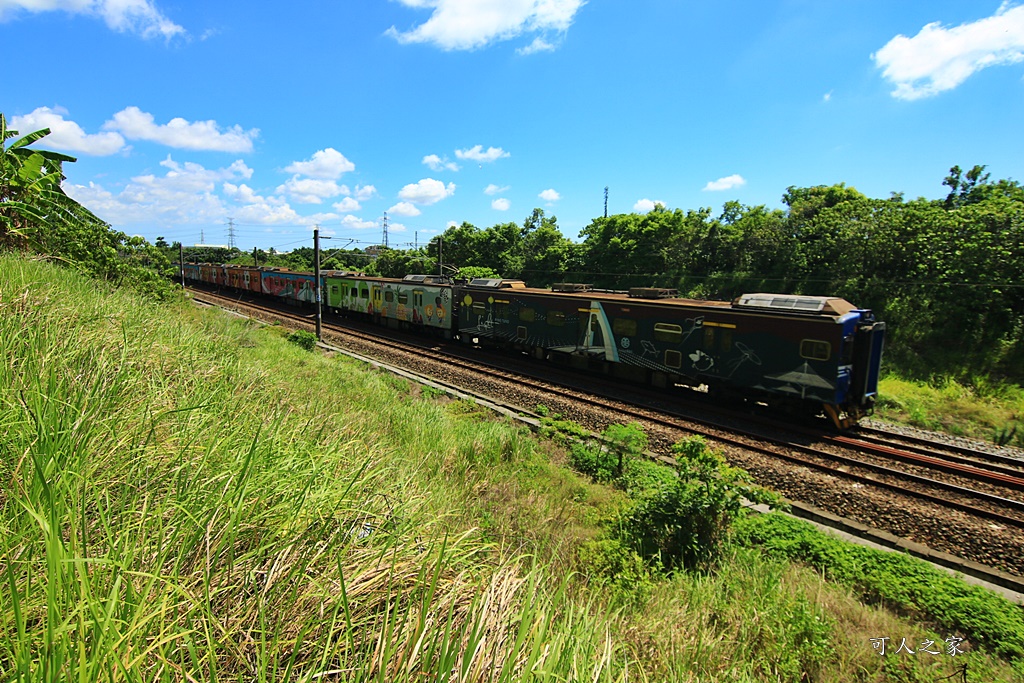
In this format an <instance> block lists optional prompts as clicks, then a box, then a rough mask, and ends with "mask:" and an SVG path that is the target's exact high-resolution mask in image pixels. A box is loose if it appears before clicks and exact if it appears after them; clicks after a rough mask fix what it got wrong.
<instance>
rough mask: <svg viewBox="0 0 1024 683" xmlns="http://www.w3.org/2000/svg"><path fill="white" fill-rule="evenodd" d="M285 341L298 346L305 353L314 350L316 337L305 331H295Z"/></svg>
mask: <svg viewBox="0 0 1024 683" xmlns="http://www.w3.org/2000/svg"><path fill="white" fill-rule="evenodd" d="M286 339H287V340H288V341H290V342H291V343H293V344H298V345H299V346H301V347H302V348H304V349H306V350H307V351H312V350H313V349H315V348H316V335H315V334H313V333H312V332H309V331H307V330H295V331H294V332H292V333H291V334H289V335H288V336H287V337H286Z"/></svg>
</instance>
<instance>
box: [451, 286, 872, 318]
mask: <svg viewBox="0 0 1024 683" xmlns="http://www.w3.org/2000/svg"><path fill="white" fill-rule="evenodd" d="M466 287H471V288H480V289H488V290H516V291H518V292H522V293H526V294H557V295H559V296H570V297H575V298H580V299H602V300H612V301H644V302H645V303H650V304H656V305H665V306H687V307H701V308H719V309H720V308H729V309H733V310H737V309H738V310H748V311H750V312H759V313H778V314H789V315H792V314H802V315H809V316H829V317H842V316H844V315H846V314H848V313H850V312H852V311H856V310H858V309H857V307H856V306H854V305H853V304H851V303H850V302H849V301H847V300H846V299H841V298H839V297H829V296H799V295H787V294H771V293H765V292H758V293H754V294H742V295H740V296H738V297H736V298H735V299H734V300H732V301H708V300H701V299H687V298H684V297H680V296H679V293H678V291H677V290H674V289H670V288H663V287H633V288H631V289H629V290H628V291H626V290H608V289H594V288H593V287H591V286H590V285H586V284H578V283H563V282H559V283H555V284H554V285H552V288H551V289H540V288H536V287H527V286H526V284H525V283H524V282H523V281H522V280H501V279H498V278H478V279H475V280H473V281H471V282H470V283H469V284H468V285H466Z"/></svg>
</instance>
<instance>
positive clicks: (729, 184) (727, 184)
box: [702, 173, 747, 192]
mask: <svg viewBox="0 0 1024 683" xmlns="http://www.w3.org/2000/svg"><path fill="white" fill-rule="evenodd" d="M746 184H747V181H746V179H744V177H743V176H741V175H739V174H737V173H734V174H733V175H730V176H726V177H724V178H719V179H718V180H712V181H710V182H708V184H707V185H705V186H704V188H703V190H702V191H703V192H721V191H722V190H731V189H732V188H734V187H741V186H743V185H746Z"/></svg>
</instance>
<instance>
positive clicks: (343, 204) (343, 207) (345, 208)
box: [332, 197, 363, 213]
mask: <svg viewBox="0 0 1024 683" xmlns="http://www.w3.org/2000/svg"><path fill="white" fill-rule="evenodd" d="M332 206H333V207H334V208H335V209H337V210H338V211H340V212H341V213H350V212H352V211H361V210H362V208H363V207H362V206H360V205H359V202H357V201H356V200H355V199H353V198H352V197H345V198H344V199H342V200H341V201H340V202H335V203H334V204H332Z"/></svg>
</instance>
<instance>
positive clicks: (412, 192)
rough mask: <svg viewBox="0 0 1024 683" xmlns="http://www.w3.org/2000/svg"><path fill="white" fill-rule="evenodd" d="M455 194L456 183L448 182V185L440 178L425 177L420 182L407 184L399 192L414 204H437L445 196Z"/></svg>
mask: <svg viewBox="0 0 1024 683" xmlns="http://www.w3.org/2000/svg"><path fill="white" fill-rule="evenodd" d="M453 194H455V183H448V185H447V186H446V185H445V184H444V183H442V182H441V181H440V180H434V179H433V178H424V179H423V180H421V181H419V182H418V183H412V184H409V185H406V186H405V187H403V188H402V190H401V191H400V192H399V193H398V196H399V197H401V198H402V199H404V200H406V201H409V202H412V203H414V204H424V205H430V204H436V203H437V202H439V201H441V200H442V199H444V198H445V197H450V196H452V195H453Z"/></svg>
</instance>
